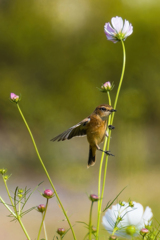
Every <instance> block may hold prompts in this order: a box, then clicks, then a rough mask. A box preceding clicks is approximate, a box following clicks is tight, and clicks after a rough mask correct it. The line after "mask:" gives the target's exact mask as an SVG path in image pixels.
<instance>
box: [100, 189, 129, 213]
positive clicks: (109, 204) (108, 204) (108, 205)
mask: <svg viewBox="0 0 160 240" xmlns="http://www.w3.org/2000/svg"><path fill="white" fill-rule="evenodd" d="M126 187H127V186H126ZM126 187H124V188H123V189H122V190H121V191H120V192H119V193H118V195H117V196H116V197H115V198H114V199H113V201H112V202H111V200H110V201H109V202H108V203H107V206H106V207H105V209H104V210H103V212H104V211H106V210H107V209H108V208H110V206H111V205H112V204H113V203H114V201H115V200H116V199H117V198H118V197H119V195H120V194H121V193H122V192H123V191H124V189H125V188H126ZM110 202H111V203H110Z"/></svg>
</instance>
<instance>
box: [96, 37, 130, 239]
mask: <svg viewBox="0 0 160 240" xmlns="http://www.w3.org/2000/svg"><path fill="white" fill-rule="evenodd" d="M121 43H122V49H123V65H122V72H121V77H120V81H119V85H118V89H117V93H116V97H115V102H114V107H113V108H114V109H116V107H117V102H118V97H119V93H120V90H121V86H122V82H123V77H124V71H125V65H126V52H125V45H124V42H123V41H122V40H121ZM114 114H115V112H113V113H112V116H111V120H110V125H112V124H113V120H114ZM110 138H111V130H109V136H108V141H105V143H104V144H106V143H107V151H109V146H110ZM102 157H104V154H103V153H102ZM102 157H101V161H103V160H102ZM107 166H108V155H107V156H106V162H105V168H104V175H103V185H102V192H101V197H100V201H99V205H98V220H97V234H96V240H98V239H99V225H100V216H101V208H102V200H103V196H104V189H105V181H106V174H107ZM100 167H102V163H100ZM100 174H101V171H100ZM100 177H101V176H99V190H98V193H99V192H100V180H101V179H100Z"/></svg>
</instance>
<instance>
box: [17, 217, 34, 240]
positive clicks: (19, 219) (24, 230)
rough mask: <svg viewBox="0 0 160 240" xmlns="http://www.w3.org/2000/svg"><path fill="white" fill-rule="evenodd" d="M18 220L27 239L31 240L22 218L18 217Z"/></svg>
mask: <svg viewBox="0 0 160 240" xmlns="http://www.w3.org/2000/svg"><path fill="white" fill-rule="evenodd" d="M17 220H18V222H19V224H20V225H21V228H22V229H23V232H24V233H25V235H26V237H27V240H31V239H30V237H29V235H28V233H27V231H26V229H25V227H24V225H23V223H22V221H21V217H20V216H17Z"/></svg>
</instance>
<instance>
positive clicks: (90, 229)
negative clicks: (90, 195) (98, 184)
mask: <svg viewBox="0 0 160 240" xmlns="http://www.w3.org/2000/svg"><path fill="white" fill-rule="evenodd" d="M92 209H93V201H92V202H91V208H90V214H89V240H91V238H92Z"/></svg>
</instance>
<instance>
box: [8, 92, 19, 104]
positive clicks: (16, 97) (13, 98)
mask: <svg viewBox="0 0 160 240" xmlns="http://www.w3.org/2000/svg"><path fill="white" fill-rule="evenodd" d="M10 99H11V101H12V102H15V103H18V102H19V101H20V97H19V96H18V95H16V94H15V93H11V94H10Z"/></svg>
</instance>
